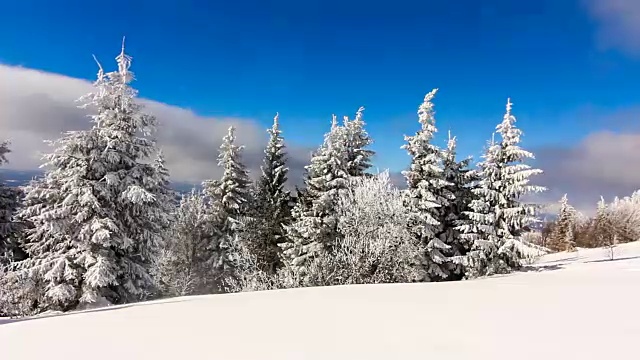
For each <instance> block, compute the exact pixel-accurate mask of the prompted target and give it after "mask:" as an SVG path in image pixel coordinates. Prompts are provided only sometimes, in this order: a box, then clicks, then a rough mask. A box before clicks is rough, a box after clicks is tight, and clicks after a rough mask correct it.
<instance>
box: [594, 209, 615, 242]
mask: <svg viewBox="0 0 640 360" xmlns="http://www.w3.org/2000/svg"><path fill="white" fill-rule="evenodd" d="M593 232H594V237H595V244H594V245H595V246H596V247H602V246H605V245H609V244H610V243H611V242H612V239H613V235H614V233H615V231H614V229H613V222H612V221H611V217H610V214H609V209H608V206H607V203H606V202H605V201H604V198H603V197H602V196H601V197H600V201H598V208H597V210H596V216H595V219H594V220H593Z"/></svg>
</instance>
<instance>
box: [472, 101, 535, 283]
mask: <svg viewBox="0 0 640 360" xmlns="http://www.w3.org/2000/svg"><path fill="white" fill-rule="evenodd" d="M511 107H512V103H511V101H510V100H508V101H507V111H506V113H505V115H504V119H503V121H502V123H500V124H499V125H498V126H497V127H496V132H497V133H498V134H499V135H500V136H501V141H500V142H498V143H496V142H495V141H494V140H492V141H491V142H490V144H489V146H488V148H487V150H486V152H485V154H484V155H483V161H481V162H480V163H479V164H478V167H479V169H480V170H479V176H480V181H479V182H478V187H477V188H476V189H474V190H473V192H474V195H476V197H477V198H476V199H474V200H473V201H472V202H471V204H470V207H471V211H468V212H467V213H466V215H467V216H468V218H469V219H470V220H471V222H470V223H468V224H464V225H462V226H461V227H460V231H462V232H463V237H465V238H466V239H467V240H468V241H472V242H473V245H472V251H471V252H470V253H469V254H468V255H467V257H466V269H467V270H466V271H467V274H466V276H467V277H476V276H481V275H491V274H496V273H506V272H509V271H511V270H512V269H516V268H519V267H520V266H522V263H521V259H522V258H523V257H525V256H527V254H526V253H527V252H529V250H531V249H529V248H528V247H527V246H525V245H524V244H523V243H522V242H521V241H520V235H521V234H522V232H523V229H525V228H526V227H528V226H529V225H531V224H533V223H535V222H537V221H538V219H537V218H536V214H537V210H538V208H539V207H538V206H536V205H533V204H526V203H522V202H521V200H520V199H521V197H522V196H524V195H526V194H529V193H535V192H541V191H544V190H545V189H544V188H543V187H540V186H534V185H530V184H529V182H530V179H529V178H530V177H531V176H534V175H537V174H540V173H542V170H539V169H532V168H531V167H530V166H529V165H526V164H525V163H524V161H525V160H527V159H532V158H533V157H534V156H533V154H532V153H530V152H528V151H526V150H524V149H522V148H521V147H520V146H519V143H520V137H521V136H522V131H521V130H520V129H518V128H516V127H515V121H516V118H515V117H514V116H513V115H512V114H511Z"/></svg>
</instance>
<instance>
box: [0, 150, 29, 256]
mask: <svg viewBox="0 0 640 360" xmlns="http://www.w3.org/2000/svg"><path fill="white" fill-rule="evenodd" d="M10 152H11V150H10V149H9V142H8V141H4V142H0V165H3V164H5V163H7V162H8V161H7V157H6V155H7V154H8V153H10ZM20 197H21V191H20V189H18V188H13V187H9V186H8V185H7V184H5V183H3V182H2V179H0V266H2V264H3V262H4V261H13V260H19V259H21V258H23V255H24V254H23V252H22V249H21V248H20V246H19V244H18V236H19V233H20V231H21V228H22V227H21V226H20V223H19V222H17V221H15V220H14V219H13V216H14V214H15V213H16V211H17V209H18V206H19V205H20Z"/></svg>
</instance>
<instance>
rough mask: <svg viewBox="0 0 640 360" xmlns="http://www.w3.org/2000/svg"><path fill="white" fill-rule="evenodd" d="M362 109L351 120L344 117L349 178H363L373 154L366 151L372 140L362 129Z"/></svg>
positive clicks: (369, 166)
mask: <svg viewBox="0 0 640 360" xmlns="http://www.w3.org/2000/svg"><path fill="white" fill-rule="evenodd" d="M363 113H364V107H360V108H359V109H358V112H357V113H356V117H355V119H353V120H349V118H348V117H347V116H345V117H344V124H343V126H344V131H345V137H346V141H347V143H346V149H347V173H348V174H349V176H364V175H365V174H366V172H367V170H369V169H370V168H371V166H372V165H371V161H372V158H373V156H374V155H375V152H374V151H373V150H371V149H368V146H370V145H371V144H373V140H372V139H371V137H369V134H368V133H367V131H366V130H365V129H364V126H365V122H364V119H363Z"/></svg>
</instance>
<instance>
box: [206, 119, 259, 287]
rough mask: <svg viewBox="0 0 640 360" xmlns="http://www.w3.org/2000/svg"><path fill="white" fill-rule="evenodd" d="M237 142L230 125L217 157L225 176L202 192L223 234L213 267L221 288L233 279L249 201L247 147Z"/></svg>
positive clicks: (219, 230) (215, 249) (210, 182)
mask: <svg viewBox="0 0 640 360" xmlns="http://www.w3.org/2000/svg"><path fill="white" fill-rule="evenodd" d="M235 139H236V137H235V128H234V127H233V126H231V127H229V132H228V133H227V135H226V136H225V137H224V138H223V139H222V145H220V152H219V155H218V165H219V166H221V167H222V169H223V173H222V177H221V179H220V180H215V181H211V180H210V181H205V182H204V183H203V192H204V194H205V196H206V197H207V198H208V199H209V202H210V210H211V215H212V219H213V221H214V223H215V226H216V228H217V231H218V233H219V234H220V236H219V238H218V241H217V243H216V245H215V247H214V249H213V251H214V258H213V259H214V263H213V266H214V268H215V269H216V270H217V271H218V274H219V280H220V287H221V289H222V287H223V283H222V282H223V281H224V279H225V278H227V277H233V276H234V269H235V265H234V259H233V257H234V254H233V252H234V249H235V248H236V244H235V242H236V240H237V235H238V230H239V227H240V224H241V222H240V220H241V218H242V216H244V215H243V214H244V212H245V211H246V210H247V208H248V206H249V201H250V193H249V185H250V180H249V175H248V172H247V169H246V166H245V165H244V164H243V163H242V150H243V148H244V146H238V145H236V144H235Z"/></svg>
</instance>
